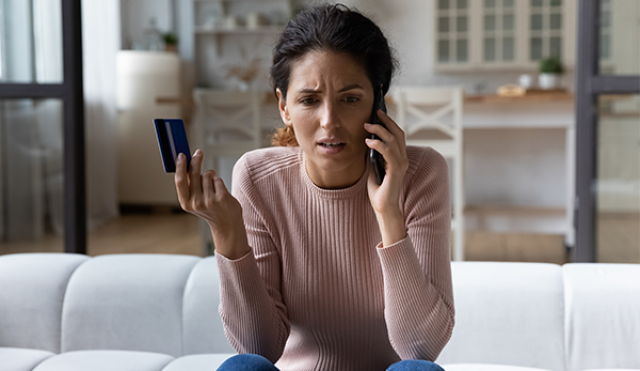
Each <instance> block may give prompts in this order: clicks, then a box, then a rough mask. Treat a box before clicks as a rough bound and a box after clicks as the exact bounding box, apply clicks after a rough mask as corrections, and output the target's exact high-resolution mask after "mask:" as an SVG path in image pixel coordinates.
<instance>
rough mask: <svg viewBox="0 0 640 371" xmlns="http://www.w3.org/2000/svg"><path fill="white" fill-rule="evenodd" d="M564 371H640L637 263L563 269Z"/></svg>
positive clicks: (567, 266)
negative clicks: (600, 370) (628, 370)
mask: <svg viewBox="0 0 640 371" xmlns="http://www.w3.org/2000/svg"><path fill="white" fill-rule="evenodd" d="M563 275H564V287H565V289H564V290H565V332H566V349H567V356H566V358H567V370H568V371H574V370H585V369H603V368H608V369H614V368H619V369H640V264H566V265H564V266H563Z"/></svg>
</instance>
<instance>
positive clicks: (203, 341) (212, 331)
mask: <svg viewBox="0 0 640 371" xmlns="http://www.w3.org/2000/svg"><path fill="white" fill-rule="evenodd" d="M219 305H220V280H219V278H218V264H217V263H216V259H215V258H214V257H208V258H205V259H202V260H200V261H199V262H198V264H196V266H195V267H194V268H193V271H192V272H191V276H190V277H189V280H188V281H187V286H186V287H185V292H184V307H183V308H184V309H183V310H184V322H183V330H184V348H183V349H184V354H200V353H235V352H236V351H235V349H233V347H232V346H231V344H229V341H227V338H226V336H225V335H224V327H223V325H222V319H221V318H220V314H219V312H218V307H219Z"/></svg>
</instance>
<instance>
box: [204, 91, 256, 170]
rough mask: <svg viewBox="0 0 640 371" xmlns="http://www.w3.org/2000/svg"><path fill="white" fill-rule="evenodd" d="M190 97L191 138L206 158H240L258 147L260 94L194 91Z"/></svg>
mask: <svg viewBox="0 0 640 371" xmlns="http://www.w3.org/2000/svg"><path fill="white" fill-rule="evenodd" d="M193 97H194V101H195V104H196V112H195V120H194V125H195V133H194V136H195V138H194V139H195V140H196V141H197V142H198V144H199V145H200V146H201V147H202V148H203V151H205V155H206V156H207V157H208V158H211V159H212V160H214V161H215V160H216V159H217V158H219V157H224V156H241V155H242V154H243V153H245V152H248V151H251V150H254V149H258V148H260V147H261V145H262V125H261V122H260V109H261V103H262V98H263V97H264V93H263V92H257V91H245V92H240V91H224V90H212V89H195V90H194V92H193ZM214 167H215V165H214Z"/></svg>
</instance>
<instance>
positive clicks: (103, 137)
mask: <svg viewBox="0 0 640 371" xmlns="http://www.w3.org/2000/svg"><path fill="white" fill-rule="evenodd" d="M82 39H83V43H82V44H83V57H84V62H83V66H84V97H85V117H86V122H85V128H86V129H85V130H86V154H87V158H86V160H87V161H86V163H87V214H88V217H89V220H88V226H89V229H90V230H91V229H92V228H94V227H95V226H97V225H99V224H102V223H104V222H106V221H108V220H109V219H111V218H114V217H116V216H117V215H118V195H117V179H116V176H117V168H116V165H117V143H116V125H117V110H116V80H117V79H116V53H117V52H118V50H119V49H120V40H121V39H120V0H100V1H95V0H83V1H82Z"/></svg>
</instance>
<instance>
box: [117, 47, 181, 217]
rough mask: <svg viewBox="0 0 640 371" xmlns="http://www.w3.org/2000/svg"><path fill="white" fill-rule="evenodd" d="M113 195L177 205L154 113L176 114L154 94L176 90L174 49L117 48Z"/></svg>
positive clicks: (130, 200) (138, 201) (123, 200)
mask: <svg viewBox="0 0 640 371" xmlns="http://www.w3.org/2000/svg"><path fill="white" fill-rule="evenodd" d="M117 79H118V80H117V83H118V92H117V102H118V110H119V113H118V130H117V135H118V137H117V138H118V201H119V202H120V203H121V204H130V205H161V206H162V205H166V206H178V197H177V195H176V188H175V183H174V180H173V175H172V174H167V173H165V172H164V170H163V168H162V161H161V160H160V152H159V150H158V142H157V139H156V134H155V130H154V128H153V119H154V118H176V117H180V107H179V106H177V105H168V104H163V105H160V104H158V103H157V101H156V99H157V98H158V97H159V96H165V97H179V96H180V59H179V58H178V56H177V55H176V54H174V53H167V52H152V51H134V50H121V51H119V52H118V55H117Z"/></svg>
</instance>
